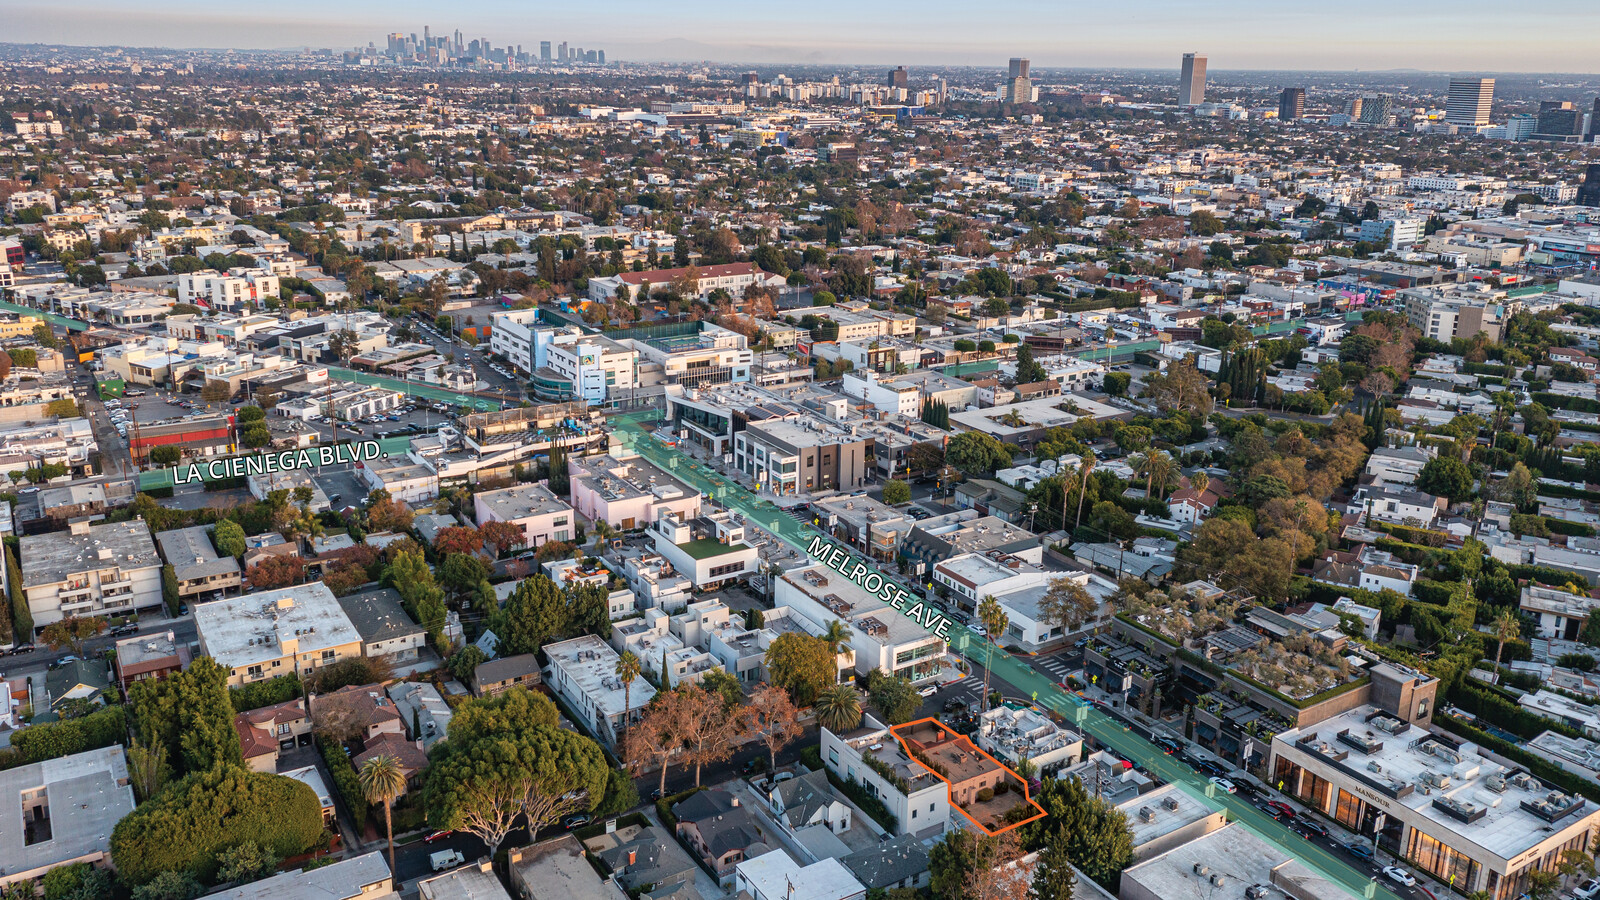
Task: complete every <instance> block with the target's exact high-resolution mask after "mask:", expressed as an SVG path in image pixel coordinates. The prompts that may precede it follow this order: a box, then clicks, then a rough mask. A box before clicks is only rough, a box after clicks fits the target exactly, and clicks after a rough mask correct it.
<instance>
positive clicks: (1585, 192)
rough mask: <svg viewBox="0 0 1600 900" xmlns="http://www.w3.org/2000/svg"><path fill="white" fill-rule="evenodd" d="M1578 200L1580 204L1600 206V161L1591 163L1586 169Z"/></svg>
mask: <svg viewBox="0 0 1600 900" xmlns="http://www.w3.org/2000/svg"><path fill="white" fill-rule="evenodd" d="M1576 202H1577V204H1578V205H1579V206H1600V163H1589V167H1588V168H1587V169H1585V170H1584V173H1583V184H1581V185H1579V186H1578V196H1577V198H1576Z"/></svg>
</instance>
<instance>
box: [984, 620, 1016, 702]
mask: <svg viewBox="0 0 1600 900" xmlns="http://www.w3.org/2000/svg"><path fill="white" fill-rule="evenodd" d="M978 620H979V621H981V622H982V623H983V627H984V630H986V631H987V632H988V633H989V640H988V641H987V642H985V647H984V666H983V708H984V709H985V710H987V709H988V708H989V664H990V663H992V662H993V661H994V646H995V644H997V643H999V642H1000V639H1001V638H1002V637H1004V636H1005V633H1006V627H1007V626H1008V625H1010V624H1011V617H1010V616H1008V615H1006V611H1005V607H1003V606H1001V605H1000V601H999V600H996V599H995V598H994V597H993V596H987V597H984V598H983V600H981V601H979V603H978Z"/></svg>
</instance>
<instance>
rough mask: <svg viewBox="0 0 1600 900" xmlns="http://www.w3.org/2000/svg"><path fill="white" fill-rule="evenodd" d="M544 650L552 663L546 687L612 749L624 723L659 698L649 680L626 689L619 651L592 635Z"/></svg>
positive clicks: (579, 720)
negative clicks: (621, 675) (619, 676)
mask: <svg viewBox="0 0 1600 900" xmlns="http://www.w3.org/2000/svg"><path fill="white" fill-rule="evenodd" d="M542 649H543V650H544V653H545V656H546V657H547V658H548V659H549V660H550V677H549V678H548V679H546V684H548V685H549V686H550V689H551V690H553V691H555V692H556V693H557V694H558V695H560V697H561V699H562V700H565V701H566V703H567V706H568V707H569V708H571V709H572V711H573V712H575V713H576V714H577V717H578V724H580V725H582V726H583V727H584V728H585V729H586V730H587V731H589V732H590V733H592V734H593V735H594V736H595V737H596V738H598V739H599V740H600V741H601V742H602V743H604V744H606V745H607V746H609V747H615V746H616V745H617V738H618V736H619V735H620V734H621V733H622V728H623V722H624V720H625V719H637V718H639V715H640V712H641V711H642V710H643V709H644V708H645V707H646V706H649V705H650V700H651V699H652V698H653V697H655V695H656V691H655V688H653V687H651V686H650V683H649V682H646V681H640V680H635V681H634V682H633V684H632V685H630V686H628V687H627V688H624V687H623V684H622V680H621V679H619V678H618V677H617V658H618V654H617V651H615V650H613V649H611V647H609V646H607V644H606V642H605V641H603V640H601V639H600V638H598V637H596V636H594V635H592V634H586V635H582V636H580V637H575V638H573V639H572V640H570V641H561V642H559V643H555V644H546V645H545V646H544V647H543V648H542Z"/></svg>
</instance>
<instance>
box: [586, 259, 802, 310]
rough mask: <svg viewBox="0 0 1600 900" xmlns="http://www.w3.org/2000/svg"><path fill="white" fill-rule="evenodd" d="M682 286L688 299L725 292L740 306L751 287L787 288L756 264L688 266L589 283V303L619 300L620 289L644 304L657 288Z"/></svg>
mask: <svg viewBox="0 0 1600 900" xmlns="http://www.w3.org/2000/svg"><path fill="white" fill-rule="evenodd" d="M677 283H682V285H683V287H684V288H685V289H684V290H683V291H681V294H682V296H683V297H684V298H685V299H698V300H704V299H706V298H708V297H710V296H711V292H712V291H716V290H723V291H726V292H727V293H728V294H729V296H731V297H733V298H734V300H735V302H738V301H739V300H740V299H741V298H743V297H744V292H745V290H746V289H748V288H749V287H751V286H752V285H754V286H756V287H762V288H771V289H773V290H778V289H780V288H782V287H783V286H784V284H785V282H784V279H783V277H782V276H779V275H773V274H772V273H770V272H763V271H762V270H761V268H760V267H759V266H757V265H756V264H755V263H728V264H726V265H719V266H688V267H685V268H681V269H653V270H651V271H648V272H621V273H618V274H616V275H611V276H608V277H604V278H591V279H589V299H590V300H593V301H595V302H597V303H605V302H606V301H608V300H610V299H611V298H613V297H616V296H620V295H619V293H618V290H617V289H618V288H619V287H626V288H627V289H628V299H630V300H632V299H639V300H641V301H642V300H643V297H642V292H643V291H644V290H647V289H650V288H654V287H664V286H667V285H673V284H677Z"/></svg>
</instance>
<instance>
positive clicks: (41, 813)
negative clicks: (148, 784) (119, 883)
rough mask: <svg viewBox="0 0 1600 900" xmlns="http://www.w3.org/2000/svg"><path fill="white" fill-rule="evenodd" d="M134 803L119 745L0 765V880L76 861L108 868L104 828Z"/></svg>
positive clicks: (5, 881)
mask: <svg viewBox="0 0 1600 900" xmlns="http://www.w3.org/2000/svg"><path fill="white" fill-rule="evenodd" d="M133 805H134V803H133V785H132V784H131V783H130V782H129V779H128V765H127V762H126V761H125V760H124V758H123V748H122V745H120V744H114V745H112V746H110V747H105V748H102V749H100V750H88V751H85V752H83V753H74V754H72V755H71V756H63V757H60V758H58V759H49V760H45V761H44V762H37V763H33V764H31V765H26V766H18V767H16V768H14V769H7V770H5V771H0V822H5V823H6V826H5V827H4V828H0V860H3V861H4V862H0V887H6V886H8V885H12V884H16V883H17V882H24V881H31V880H33V879H36V878H40V877H43V876H44V874H45V873H46V872H49V871H50V870H51V869H54V868H56V867H58V866H69V865H73V864H75V863H88V864H90V865H93V866H98V867H101V868H109V867H110V855H111V829H112V828H113V826H115V825H116V824H117V822H119V821H121V819H122V817H123V816H126V815H127V814H128V813H130V812H133Z"/></svg>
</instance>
